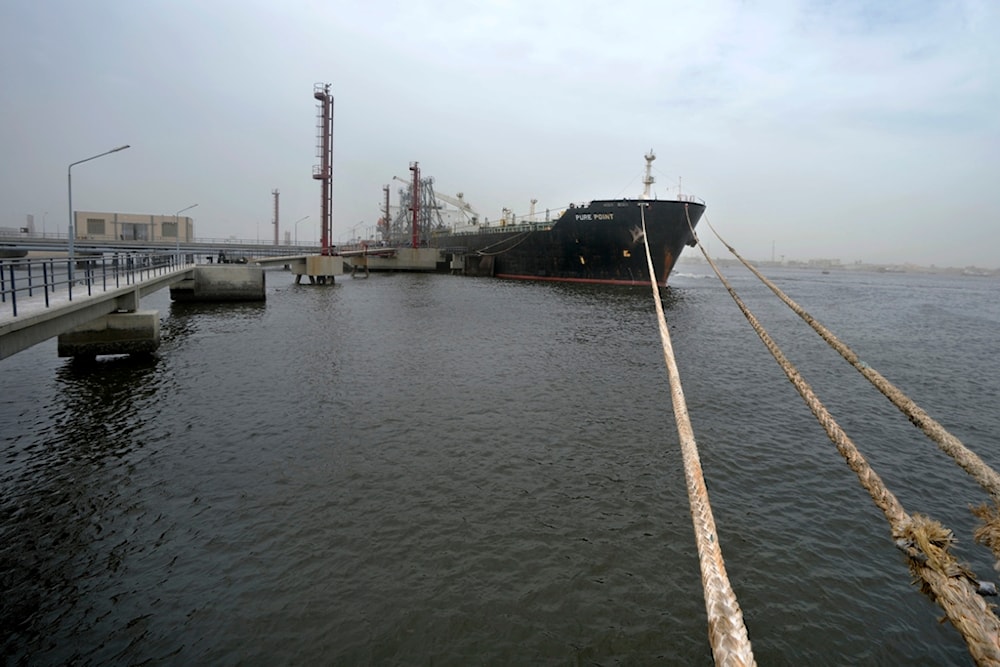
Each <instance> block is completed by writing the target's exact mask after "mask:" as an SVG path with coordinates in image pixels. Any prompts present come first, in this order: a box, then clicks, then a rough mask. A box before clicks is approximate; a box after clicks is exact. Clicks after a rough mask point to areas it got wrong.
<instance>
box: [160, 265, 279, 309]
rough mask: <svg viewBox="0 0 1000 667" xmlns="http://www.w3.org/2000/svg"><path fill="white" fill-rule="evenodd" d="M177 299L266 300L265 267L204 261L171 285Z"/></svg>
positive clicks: (186, 300) (173, 296) (172, 294)
mask: <svg viewBox="0 0 1000 667" xmlns="http://www.w3.org/2000/svg"><path fill="white" fill-rule="evenodd" d="M170 298H171V299H173V300H174V301H182V302H188V301H264V300H265V293H264V269H263V268H262V267H260V266H248V265H245V264H221V265H202V266H197V267H195V269H194V272H193V274H192V277H191V278H189V279H187V280H182V281H180V282H178V283H176V284H174V285H171V286H170Z"/></svg>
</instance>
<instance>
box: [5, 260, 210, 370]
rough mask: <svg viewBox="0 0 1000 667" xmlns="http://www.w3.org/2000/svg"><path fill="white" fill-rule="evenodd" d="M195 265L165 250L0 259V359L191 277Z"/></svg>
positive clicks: (130, 308) (132, 307)
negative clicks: (74, 258)
mask: <svg viewBox="0 0 1000 667" xmlns="http://www.w3.org/2000/svg"><path fill="white" fill-rule="evenodd" d="M194 270H195V265H194V264H193V263H191V262H188V261H186V259H185V257H184V256H182V255H177V254H175V253H165V252H135V253H114V254H109V255H101V256H90V257H86V258H83V259H81V258H77V259H76V260H75V261H72V262H71V261H70V260H69V259H67V258H37V259H36V258H7V259H0V359H4V358H6V357H9V356H11V355H12V354H16V353H17V352H20V351H21V350H24V349H27V348H28V347H31V346H32V345H35V344H36V343H40V342H42V341H44V340H47V339H49V338H52V337H54V336H59V335H62V334H65V333H67V332H70V331H72V330H73V329H76V328H77V327H80V326H82V325H85V324H86V323H88V322H92V321H94V320H97V319H99V318H100V317H102V316H105V315H110V314H112V313H135V312H136V311H138V308H139V301H140V299H142V297H144V296H146V295H148V294H151V293H153V292H156V291H157V290H160V289H162V288H164V287H168V286H170V285H174V284H177V283H180V282H181V281H183V280H187V279H191V278H192V277H193V274H194Z"/></svg>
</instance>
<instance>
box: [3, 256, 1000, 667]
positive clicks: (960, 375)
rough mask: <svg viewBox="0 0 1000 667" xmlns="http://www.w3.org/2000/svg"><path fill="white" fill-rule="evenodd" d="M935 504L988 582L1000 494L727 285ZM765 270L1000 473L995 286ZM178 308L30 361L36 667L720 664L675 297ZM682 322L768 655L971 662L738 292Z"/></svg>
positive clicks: (23, 538) (892, 481) (741, 287)
mask: <svg viewBox="0 0 1000 667" xmlns="http://www.w3.org/2000/svg"><path fill="white" fill-rule="evenodd" d="M724 271H725V272H726V273H727V275H728V276H729V278H730V279H731V280H732V282H733V285H734V287H735V288H736V290H737V291H738V292H739V294H740V296H741V298H743V299H744V300H745V301H746V302H747V305H748V306H749V307H750V308H751V310H753V312H754V314H755V315H756V316H757V317H758V318H759V319H760V321H761V323H762V324H763V325H764V326H765V327H766V328H767V329H768V331H769V332H770V334H771V336H772V337H773V338H774V339H775V341H776V342H777V343H778V345H779V346H781V348H782V350H783V351H784V353H785V354H786V355H787V356H788V357H789V359H790V360H791V361H792V362H793V363H794V364H795V365H796V366H797V367H798V368H799V370H800V372H801V373H802V375H803V377H804V378H805V379H806V381H807V382H809V383H810V385H811V386H812V387H813V389H814V390H815V392H816V393H817V394H818V396H819V397H820V399H821V400H822V401H823V402H824V404H825V405H826V407H827V408H828V409H829V410H830V412H831V413H832V414H833V416H834V418H835V419H836V420H837V422H838V423H839V424H840V425H841V426H842V427H843V428H844V430H845V431H846V432H847V434H848V435H849V436H850V437H851V438H852V439H853V441H854V442H855V444H856V445H857V446H858V448H859V449H860V450H861V452H862V453H863V454H864V456H865V457H866V458H868V460H869V462H870V463H871V464H872V466H873V467H874V468H875V470H876V471H877V472H878V473H879V475H881V476H882V479H883V480H884V482H885V483H886V485H887V486H888V488H889V489H890V490H891V491H892V492H893V493H895V494H896V495H897V497H898V498H899V500H900V502H901V503H902V504H903V507H904V508H906V510H907V511H908V512H910V513H924V514H928V515H930V516H932V517H933V518H935V519H938V520H940V521H942V522H943V523H944V524H945V525H946V526H948V527H949V528H951V529H952V530H954V531H955V535H956V538H957V545H956V547H955V553H956V555H957V556H958V557H959V559H960V560H962V561H963V562H965V563H967V564H968V565H969V567H970V568H971V569H972V570H973V571H974V572H975V573H976V574H977V575H978V576H979V577H981V578H983V579H987V580H990V579H994V580H995V579H996V578H997V575H996V573H995V572H994V571H993V570H992V559H991V557H990V555H989V553H988V552H986V550H985V549H984V548H982V547H979V546H977V545H975V544H974V541H973V538H972V532H973V530H974V528H975V525H976V524H975V521H974V519H973V518H972V517H971V516H970V514H969V512H968V507H969V506H970V505H976V504H981V503H983V502H985V501H986V499H987V498H986V494H985V493H984V492H983V491H982V490H980V489H979V488H978V486H977V485H976V484H975V483H974V482H972V481H971V480H970V479H968V477H967V475H966V474H965V473H964V472H962V471H961V470H960V469H959V468H958V467H957V466H955V465H954V464H953V463H952V462H951V460H950V459H948V458H947V457H946V456H944V455H943V454H941V453H940V452H939V451H938V450H937V448H936V447H935V445H934V444H933V443H931V442H930V441H929V440H927V439H926V438H925V437H924V436H923V435H922V434H921V433H920V432H919V431H918V430H917V429H915V428H914V427H913V426H912V425H911V424H909V422H908V421H907V419H906V418H905V417H904V416H902V415H901V414H900V413H899V412H898V411H897V410H896V408H894V407H893V406H892V405H891V404H890V403H889V402H888V401H887V400H886V399H885V398H884V397H882V396H881V395H880V394H879V393H878V392H877V391H876V390H875V389H873V388H872V387H871V386H870V385H869V384H868V383H867V381H866V380H864V379H863V378H862V377H861V376H860V375H859V374H858V373H857V372H856V371H854V370H853V369H852V368H851V367H850V366H848V364H847V363H846V362H844V361H843V360H842V359H841V358H840V357H839V356H838V355H837V354H836V353H835V352H833V351H832V350H830V349H829V348H828V347H827V346H826V344H825V343H823V341H822V340H821V339H820V338H819V337H818V336H817V335H816V334H815V333H814V332H813V331H812V330H811V329H809V328H808V327H807V326H806V325H805V324H803V323H802V322H801V321H800V320H799V319H798V318H797V317H796V316H795V315H794V314H792V313H791V312H790V311H789V310H788V309H787V308H786V307H785V306H783V305H782V304H780V303H779V302H778V301H777V299H775V298H774V297H773V295H771V293H770V291H769V290H767V288H766V287H764V286H762V285H761V284H760V283H759V282H758V281H757V280H756V278H754V277H753V276H752V275H751V274H749V272H747V271H746V270H743V269H733V268H727V269H724ZM766 273H767V274H768V275H769V276H770V277H771V278H773V279H774V280H775V282H776V283H777V284H778V285H779V286H780V287H781V288H782V289H783V290H785V291H786V292H787V293H788V294H789V295H790V296H791V297H792V298H793V299H795V300H796V301H797V302H798V303H799V304H800V305H801V306H803V307H804V308H806V309H807V310H808V311H809V312H810V313H811V314H812V315H813V316H815V317H816V318H817V319H818V320H820V321H821V322H822V323H824V324H825V325H827V326H828V327H830V328H831V329H832V330H833V331H834V333H835V334H836V335H837V336H838V337H840V338H841V340H843V341H844V342H845V343H846V344H848V345H849V346H851V347H852V348H853V349H854V350H855V351H856V352H857V353H858V354H859V355H860V356H861V358H862V359H863V360H864V361H865V362H866V363H868V364H869V365H871V366H873V367H875V368H876V369H878V370H879V371H880V372H881V373H882V374H884V375H885V376H886V377H888V378H889V379H890V381H892V382H894V383H895V384H896V385H897V386H899V387H900V388H901V389H902V390H903V391H904V392H906V393H907V394H908V395H909V396H910V397H911V398H913V399H914V400H915V401H916V402H917V403H918V404H919V405H921V407H923V408H924V409H925V410H927V411H928V412H929V413H930V414H931V415H932V416H934V417H935V418H936V419H938V420H939V421H940V422H941V423H942V424H944V426H945V427H946V428H948V429H949V430H950V431H951V432H952V433H953V434H954V435H956V436H957V437H958V438H960V439H961V440H962V441H963V442H964V443H965V444H966V445H967V446H968V447H970V448H972V449H973V450H975V451H976V452H977V453H978V454H979V455H980V456H981V457H983V458H984V459H985V460H986V462H987V463H989V464H991V465H993V467H995V468H996V467H998V466H1000V440H998V438H997V433H998V432H1000V410H998V408H1000V389H998V387H1000V382H998V377H1000V361H998V359H997V356H996V351H997V347H996V346H997V342H996V341H997V335H996V332H997V331H998V329H1000V306H998V303H1000V302H998V300H997V298H996V297H997V288H998V286H1000V283H998V281H997V280H996V279H995V278H989V277H978V276H956V275H929V274H914V273H906V274H878V273H866V272H860V271H847V270H834V271H831V272H830V273H829V274H826V273H821V272H819V271H815V270H806V269H787V268H777V269H768V270H767V271H766ZM267 285H268V287H267V301H266V303H262V304H221V305H192V304H172V303H171V302H170V301H169V297H168V295H167V294H166V291H165V290H164V291H161V292H159V293H156V294H154V295H151V296H150V297H147V298H146V299H144V301H143V308H153V309H158V310H159V311H160V315H161V318H162V321H161V327H162V337H163V342H162V346H161V348H160V350H159V352H158V353H157V354H156V355H155V356H154V357H152V358H150V359H145V360H133V359H129V358H127V357H118V358H115V357H109V358H101V359H100V360H99V361H98V363H97V364H95V365H93V366H81V365H77V364H74V363H72V362H71V361H69V360H66V359H60V358H58V357H57V355H56V349H55V347H56V346H55V341H54V340H53V341H48V342H46V343H43V344H40V345H37V346H35V347H33V348H31V349H29V350H26V351H24V352H21V353H19V354H17V355H15V356H14V357H11V358H9V359H6V360H4V361H2V362H0V383H2V391H0V427H2V432H0V443H2V448H0V583H2V595H0V642H2V644H0V645H2V647H3V657H4V660H5V661H6V662H8V663H10V664H70V663H72V664H125V663H128V664H133V663H144V662H148V663H150V664H178V665H181V664H184V665H187V664H400V665H429V664H438V665H468V664H490V665H493V664H552V665H562V664H636V665H644V664H657V665H698V664H702V665H708V664H711V663H712V654H711V648H710V645H709V641H708V634H707V626H706V614H705V608H704V597H703V593H702V587H701V580H700V573H699V569H698V560H697V554H696V549H695V541H694V534H693V528H692V523H691V518H690V514H689V504H688V498H687V493H686V490H685V482H684V472H683V464H682V459H681V455H680V449H679V445H678V437H677V430H676V427H675V424H674V419H673V410H672V406H671V402H670V392H669V386H668V378H667V374H666V369H665V364H664V359H663V351H662V347H661V344H660V339H659V334H658V329H657V324H656V319H655V311H654V307H653V301H652V295H651V293H650V291H649V290H648V289H644V288H620V287H603V286H583V285H563V284H550V283H531V282H509V281H501V280H492V279H473V278H462V277H454V276H445V275H407V274H391V275H372V276H371V277H370V278H368V279H351V278H349V277H344V278H339V279H338V281H337V283H336V285H334V286H311V285H295V284H293V281H292V278H291V276H290V275H289V274H288V273H285V272H282V271H269V272H268V275H267ZM665 305H666V316H667V320H668V323H669V327H670V334H671V338H672V341H673V347H674V351H675V355H676V359H677V365H678V367H679V372H680V375H681V380H682V383H683V386H684V394H685V397H686V400H687V404H688V409H689V411H690V416H691V422H692V425H693V428H694V431H695V437H696V439H697V442H698V448H699V452H700V456H701V462H702V466H703V469H704V475H705V479H706V483H707V486H708V492H709V495H710V500H711V503H712V508H713V512H714V516H715V520H716V523H717V528H718V535H719V540H720V544H721V547H722V552H723V555H724V557H725V561H726V567H727V570H728V573H729V578H730V580H731V582H732V585H733V589H734V592H735V594H736V596H737V598H738V599H739V602H740V605H741V607H742V609H743V613H744V618H745V623H746V627H747V629H748V632H749V636H750V640H751V642H752V646H753V650H754V653H755V656H756V658H757V661H758V662H759V663H760V664H767V665H781V664H789V665H795V664H805V663H810V662H811V663H814V664H838V665H839V664H853V665H886V664H935V665H939V664H970V663H971V659H970V658H969V654H968V651H967V649H966V647H965V644H964V642H963V640H962V638H961V636H960V635H959V634H958V632H957V631H956V630H954V629H953V628H952V627H951V626H950V625H949V624H947V623H941V622H939V618H940V617H941V616H942V615H943V614H942V612H941V610H940V608H938V607H937V606H936V605H935V604H933V603H932V602H930V601H929V600H928V599H927V598H926V597H925V596H923V595H922V594H921V593H920V592H919V590H918V589H917V587H915V586H914V585H912V584H911V582H910V574H909V572H908V571H907V568H906V564H905V561H904V559H903V556H902V554H901V553H900V552H899V551H898V550H897V549H896V548H895V546H894V545H893V543H892V539H891V535H890V530H889V526H888V524H887V523H886V520H885V518H884V517H883V515H882V513H881V512H880V511H879V510H878V509H877V508H876V507H875V506H874V504H873V502H872V501H871V499H870V498H869V497H868V495H867V493H866V492H865V491H864V490H863V489H862V487H861V486H860V484H859V482H858V480H857V478H856V477H855V475H854V474H853V473H852V472H851V471H850V470H849V469H848V468H847V466H846V464H845V463H844V462H843V460H842V459H841V457H840V456H839V454H838V453H837V451H836V450H835V448H834V447H833V445H832V444H831V443H830V442H829V440H828V439H827V437H826V435H825V433H824V432H823V430H822V429H821V428H820V427H819V425H818V424H817V423H816V421H815V419H814V418H813V417H812V415H811V413H810V412H809V410H808V409H807V408H806V407H805V405H804V404H803V402H802V400H801V399H800V398H799V396H798V394H797V393H796V392H795V390H794V389H793V387H792V386H791V384H790V383H789V382H788V381H787V380H786V379H785V376H784V374H783V373H782V372H781V371H780V369H779V368H778V366H777V364H776V363H775V362H774V360H773V358H772V357H771V356H770V354H769V353H768V352H767V351H766V350H765V348H764V347H763V345H762V344H761V343H760V341H759V339H758V337H757V335H756V334H755V333H754V332H753V330H752V329H751V328H750V326H749V325H748V323H747V322H746V320H745V319H744V317H743V316H742V315H741V314H740V313H739V311H738V310H737V309H736V307H735V305H734V303H733V301H732V299H731V298H730V296H729V294H728V293H727V292H726V291H725V289H724V288H723V287H722V285H721V284H720V283H719V281H718V280H717V279H716V278H715V276H714V274H712V273H711V271H710V270H709V269H708V268H707V267H706V266H704V265H688V264H685V265H682V268H681V269H680V270H679V271H678V272H676V273H675V274H674V275H673V276H672V277H671V287H670V288H669V290H667V291H666V292H665Z"/></svg>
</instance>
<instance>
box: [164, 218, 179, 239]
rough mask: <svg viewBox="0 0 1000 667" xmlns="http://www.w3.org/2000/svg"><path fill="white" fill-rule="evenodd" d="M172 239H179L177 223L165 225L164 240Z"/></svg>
mask: <svg viewBox="0 0 1000 667" xmlns="http://www.w3.org/2000/svg"><path fill="white" fill-rule="evenodd" d="M168 236H169V237H170V238H172V239H175V238H177V223H176V222H164V223H163V238H167V237H168Z"/></svg>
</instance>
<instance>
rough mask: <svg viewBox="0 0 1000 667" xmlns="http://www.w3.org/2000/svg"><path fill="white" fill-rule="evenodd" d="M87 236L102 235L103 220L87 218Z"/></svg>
mask: <svg viewBox="0 0 1000 667" xmlns="http://www.w3.org/2000/svg"><path fill="white" fill-rule="evenodd" d="M87 236H104V220H103V219H101V218H87Z"/></svg>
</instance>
